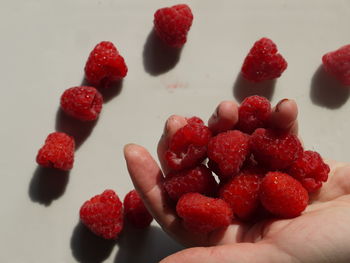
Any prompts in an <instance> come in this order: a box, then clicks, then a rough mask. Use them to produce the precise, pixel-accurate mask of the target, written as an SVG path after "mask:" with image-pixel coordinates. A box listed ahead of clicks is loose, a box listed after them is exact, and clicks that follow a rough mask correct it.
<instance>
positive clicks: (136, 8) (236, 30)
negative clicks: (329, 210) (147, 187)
mask: <svg viewBox="0 0 350 263" xmlns="http://www.w3.org/2000/svg"><path fill="white" fill-rule="evenodd" d="M183 2H185V3H188V4H189V5H190V6H191V8H192V10H193V13H194V17H195V18H194V23H193V26H192V28H191V30H190V33H189V38H188V42H187V44H186V45H185V47H184V48H183V50H182V52H181V57H180V59H179V61H178V63H177V64H176V65H175V66H174V67H173V68H172V69H170V70H169V71H168V72H165V73H162V74H159V72H158V73H157V72H155V70H154V69H157V67H158V65H155V64H154V63H153V64H152V61H153V62H154V61H158V59H159V57H158V59H157V57H154V56H153V60H152V53H151V51H152V49H154V48H155V45H156V44H154V43H153V42H152V41H151V40H149V41H148V42H146V40H147V39H148V37H149V34H150V32H151V30H152V19H153V13H154V11H155V10H156V9H158V8H160V7H164V6H168V5H172V4H175V3H177V2H173V1H164V0H162V1H161V0H148V1H136V0H114V1H112V0H96V1H86V0H79V1H70V0H61V1H44V0H37V1H33V0H25V1H24V0H21V1H19V0H18V1H6V2H3V3H2V5H1V9H0V32H1V45H0V47H1V48H0V58H1V59H0V72H1V90H2V102H1V104H0V109H1V113H2V119H3V121H2V124H1V128H0V138H1V147H0V151H1V158H0V167H1V168H0V174H1V179H2V183H1V191H0V193H1V196H0V200H1V201H0V202H1V224H0V247H1V248H2V249H1V251H2V252H1V253H0V262H14V263H17V262H36V263H41V262H53V263H55V262H102V261H103V262H115V263H120V262H131V263H141V262H158V260H159V259H160V258H162V257H165V256H167V255H169V254H171V253H173V252H175V251H177V250H179V249H181V246H179V245H177V244H176V243H175V242H173V241H171V240H170V239H169V238H168V237H167V236H166V235H165V234H164V233H162V232H161V231H160V230H159V228H156V227H155V226H154V227H152V228H151V229H150V230H148V231H146V232H145V233H143V234H142V233H136V234H135V233H134V234H129V235H127V234H125V235H124V236H123V237H122V238H121V239H120V241H119V242H118V243H117V244H112V245H110V244H109V245H108V244H107V245H106V244H104V243H103V242H102V243H101V242H98V240H96V239H95V238H94V237H92V236H91V235H89V233H87V232H85V231H84V230H83V229H82V228H81V227H79V226H77V223H78V210H79V208H80V206H81V204H82V203H83V202H84V201H85V200H86V199H88V198H90V197H91V196H93V195H95V194H98V193H100V192H102V191H103V190H104V189H106V188H112V189H114V190H116V192H117V193H118V194H119V196H120V197H121V198H124V195H125V194H126V193H127V192H128V191H129V190H130V189H131V188H132V184H131V181H130V179H129V177H128V173H127V170H126V167H125V163H124V159H123V156H122V148H123V145H124V144H126V143H128V142H135V143H139V144H142V145H144V146H146V147H147V148H148V149H149V150H150V151H151V153H152V154H153V155H155V152H156V144H157V140H158V138H159V136H160V133H161V131H162V128H163V123H164V121H165V120H166V118H167V117H168V116H169V115H171V114H174V113H176V114H182V115H186V116H192V115H198V116H200V117H202V118H204V119H208V118H209V116H210V114H211V112H212V111H213V110H214V108H215V106H216V105H217V104H218V103H219V102H220V101H221V100H237V99H239V98H242V96H243V95H242V94H245V89H242V88H239V87H238V86H237V85H235V82H236V79H237V76H238V73H239V70H240V67H241V64H242V61H243V59H244V57H245V55H246V53H247V52H248V50H249V49H250V47H251V46H252V44H253V43H254V41H256V40H257V39H259V38H260V37H262V36H267V37H270V38H271V39H273V40H274V41H275V42H276V43H277V45H278V47H279V50H280V52H281V53H282V54H283V56H284V57H285V58H286V60H287V61H288V64H289V66H288V69H287V70H286V71H285V73H284V74H283V75H282V77H281V78H280V79H278V80H277V82H276V83H275V88H274V89H261V90H259V89H256V91H257V92H258V93H260V92H262V93H263V94H265V95H268V94H271V99H272V102H273V103H276V102H278V101H279V100H280V99H282V98H285V97H288V98H293V99H295V100H296V101H297V103H298V104H299V108H300V115H299V120H300V133H301V135H302V137H303V139H304V142H305V146H306V147H307V148H309V149H315V150H317V151H319V152H320V153H321V154H322V155H324V156H326V157H329V158H333V159H338V160H341V161H348V160H349V154H350V142H349V141H348V139H347V138H348V134H349V132H350V126H349V122H348V116H349V114H348V112H349V107H350V104H349V102H348V101H347V98H348V92H344V91H338V90H337V89H335V90H332V89H331V87H329V83H328V81H327V80H325V77H324V76H323V75H322V74H317V73H316V74H315V72H316V71H317V69H318V67H319V65H320V62H321V56H322V55H323V54H324V53H325V52H327V51H330V50H334V49H336V48H338V47H340V46H341V45H344V44H348V43H350V37H349V30H348V25H349V23H350V16H349V12H350V2H349V1H348V0H332V1H331V0H329V1H321V0H312V1H311V0H309V1H304V0H293V1H287V0H284V1H282V0H268V1H267V0H265V1H258V0H256V1H247V0H236V1H232V0H220V1H211V0H196V1H186V0H184V1H183ZM102 40H110V41H112V42H114V43H115V44H116V45H117V47H118V49H119V50H120V52H121V53H122V55H123V56H124V58H125V60H126V62H127V65H128V67H129V73H128V76H127V78H126V79H125V80H124V82H123V86H122V89H121V92H120V93H119V95H116V96H114V97H113V98H111V99H110V100H109V101H108V102H107V103H106V104H105V105H104V108H103V112H102V114H101V116H100V119H99V121H98V122H97V124H96V125H95V127H92V128H91V127H82V129H83V130H85V131H86V132H87V134H89V133H90V135H89V136H86V135H85V137H86V138H85V141H83V143H82V144H81V146H80V148H79V149H78V150H77V152H76V155H75V167H74V169H73V170H72V171H71V173H70V175H69V179H68V180H67V181H66V182H62V181H61V182H52V181H50V180H53V179H54V178H52V177H49V179H48V178H46V176H43V175H40V174H38V173H36V174H35V171H36V169H37V166H36V164H35V156H36V153H37V150H38V149H39V148H40V147H41V145H42V143H43V141H44V139H45V138H46V136H47V135H48V134H49V133H50V132H52V131H54V130H55V126H56V125H57V124H58V126H59V127H62V125H64V126H66V125H69V124H71V123H66V121H65V119H64V118H60V117H59V116H58V117H59V118H57V117H56V113H57V109H58V105H59V97H60V95H61V93H62V92H63V91H64V90H65V89H67V88H69V87H72V86H76V85H79V84H80V83H81V81H82V79H83V67H84V64H85V61H86V59H87V56H88V54H89V52H90V51H91V49H92V48H93V47H94V46H95V45H96V44H97V43H98V42H100V41H102ZM152 43H153V44H152ZM158 55H159V56H161V54H158ZM145 59H146V61H145ZM168 62H169V61H168ZM152 68H153V70H152ZM150 73H151V74H150ZM238 82H239V83H240V84H242V82H241V81H238ZM174 85H175V86H176V87H177V88H172V87H173V86H174ZM243 86H246V84H245V83H243ZM333 89H334V88H333ZM312 91H314V92H312ZM260 94H261V93H260ZM312 94H314V95H312ZM315 94H316V95H315ZM56 122H57V124H56ZM83 137H84V136H83ZM52 184H54V185H56V186H52ZM143 240H144V241H143ZM142 241H143V242H142Z"/></svg>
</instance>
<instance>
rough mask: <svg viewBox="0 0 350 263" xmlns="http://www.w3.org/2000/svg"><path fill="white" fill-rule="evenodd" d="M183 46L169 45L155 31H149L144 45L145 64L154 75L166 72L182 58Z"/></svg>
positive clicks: (146, 69) (147, 70)
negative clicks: (173, 46)
mask: <svg viewBox="0 0 350 263" xmlns="http://www.w3.org/2000/svg"><path fill="white" fill-rule="evenodd" d="M181 51H182V48H172V47H169V46H167V45H166V44H165V43H163V41H162V40H161V39H159V37H158V36H157V34H156V33H155V31H154V30H153V29H152V31H151V32H150V33H149V35H148V37H147V40H146V43H145V45H144V47H143V66H144V68H145V71H146V72H147V73H149V74H150V75H152V76H158V75H160V74H163V73H166V72H167V71H169V70H171V69H172V68H174V67H175V66H176V64H177V63H178V61H179V59H180V55H181Z"/></svg>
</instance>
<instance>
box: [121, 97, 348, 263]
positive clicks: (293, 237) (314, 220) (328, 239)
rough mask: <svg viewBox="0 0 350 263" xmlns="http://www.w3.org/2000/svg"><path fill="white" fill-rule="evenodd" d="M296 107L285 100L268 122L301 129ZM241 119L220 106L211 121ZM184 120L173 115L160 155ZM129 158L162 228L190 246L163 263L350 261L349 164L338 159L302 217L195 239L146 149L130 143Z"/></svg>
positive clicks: (219, 124)
mask: <svg viewBox="0 0 350 263" xmlns="http://www.w3.org/2000/svg"><path fill="white" fill-rule="evenodd" d="M296 118H297V107H296V104H295V103H294V102H293V101H290V100H283V101H281V102H280V103H279V104H278V105H277V106H276V107H275V108H274V109H273V112H272V114H271V118H270V120H271V121H270V125H271V126H272V127H278V128H284V129H289V130H290V131H291V132H294V133H295V132H296V131H297V122H296ZM237 120H238V114H237V105H236V104H235V103H233V102H222V103H221V104H220V105H219V106H218V108H217V110H216V111H215V113H214V114H213V116H212V117H211V118H210V120H209V126H210V128H211V129H212V130H216V131H223V130H227V129H228V128H230V127H232V126H233V125H234V124H235V123H236V122H237ZM185 124H186V119H185V118H183V117H180V116H171V117H170V118H169V119H168V121H167V123H166V125H165V129H164V134H163V136H162V138H161V140H160V142H159V145H158V156H159V161H160V163H161V166H162V170H163V171H165V172H166V171H167V167H166V166H165V164H164V160H163V159H162V156H164V151H165V150H166V148H167V144H168V141H169V139H170V138H171V137H172V135H173V134H174V133H175V132H176V131H177V130H178V129H179V128H181V127H182V126H184V125H185ZM125 158H126V162H127V166H128V170H129V173H130V176H131V178H132V180H133V183H134V185H135V188H136V189H137V190H138V192H139V193H140V195H141V196H142V198H143V200H144V202H145V204H146V206H147V207H148V209H149V210H150V212H151V213H152V214H153V216H154V218H155V219H156V220H157V222H158V223H159V224H160V226H161V227H162V228H163V229H164V230H165V231H166V232H167V233H168V234H169V235H170V236H172V237H173V238H174V239H176V240H177V241H179V242H180V243H182V244H184V245H186V246H190V247H192V248H189V249H185V250H183V251H181V252H178V253H176V254H174V255H171V256H169V257H167V258H165V259H164V260H163V261H162V263H180V262H181V263H194V262H206V263H216V262H218V263H219V262H220V263H226V262H227V263H236V262H243V263H245V262H250V263H254V262H269V263H270V262H271V263H273V262H280V263H283V262H308V263H309V262H315V263H316V262H317V263H323V262H336V263H341V262H350V226H349V225H350V166H348V165H346V164H344V163H337V162H334V161H330V162H328V163H329V165H330V167H331V174H330V177H329V180H328V181H327V182H326V183H325V184H324V186H323V187H322V189H321V191H319V192H318V193H316V194H314V195H313V196H311V204H310V205H309V206H308V207H307V209H306V210H305V211H304V213H303V214H302V215H301V216H299V217H297V218H293V219H283V220H282V219H268V220H262V221H259V222H258V223H254V224H247V223H241V222H238V221H237V222H233V224H231V225H230V226H229V227H228V228H227V229H225V230H220V231H214V232H211V233H209V234H203V235H193V234H192V233H190V232H188V231H187V230H186V229H184V228H183V226H182V224H181V220H180V219H179V218H178V217H177V216H176V214H175V211H174V209H173V207H169V206H168V205H167V202H166V201H165V200H164V196H163V191H162V188H161V185H162V180H163V173H162V170H161V168H160V167H159V166H158V164H157V162H156V161H155V160H154V159H153V158H152V156H151V155H150V154H149V153H148V151H147V150H146V149H144V148H143V147H141V146H138V145H134V144H129V145H127V146H126V147H125Z"/></svg>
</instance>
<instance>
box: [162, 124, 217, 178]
mask: <svg viewBox="0 0 350 263" xmlns="http://www.w3.org/2000/svg"><path fill="white" fill-rule="evenodd" d="M210 138H211V131H210V130H209V128H208V127H207V126H205V125H204V123H203V121H202V120H201V119H199V118H197V117H192V118H190V119H188V120H187V125H185V126H184V127H182V128H180V129H179V130H178V131H177V132H176V133H175V134H174V136H173V137H172V138H171V140H170V143H169V149H168V150H167V151H166V153H165V160H166V162H167V164H168V166H169V167H170V168H171V169H172V170H174V171H179V170H183V169H186V168H191V167H194V166H195V165H197V164H199V163H201V162H202V161H203V160H204V159H205V157H206V152H207V144H208V142H209V139H210Z"/></svg>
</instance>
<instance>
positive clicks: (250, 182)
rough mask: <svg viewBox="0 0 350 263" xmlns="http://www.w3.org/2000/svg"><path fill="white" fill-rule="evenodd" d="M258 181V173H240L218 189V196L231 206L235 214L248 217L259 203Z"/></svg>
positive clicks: (242, 217)
mask: <svg viewBox="0 0 350 263" xmlns="http://www.w3.org/2000/svg"><path fill="white" fill-rule="evenodd" d="M260 182H261V178H260V175H256V174H250V173H248V172H245V173H242V174H240V175H238V176H235V177H234V178H233V179H231V180H230V181H229V182H228V183H226V184H225V185H224V186H223V187H222V188H221V189H220V197H221V198H222V199H224V200H225V201H226V202H227V203H228V204H229V205H230V206H231V208H232V211H233V213H234V215H235V216H237V217H239V218H240V219H249V218H250V217H251V216H252V215H253V214H254V212H255V211H256V209H257V207H258V205H259V188H260Z"/></svg>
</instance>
